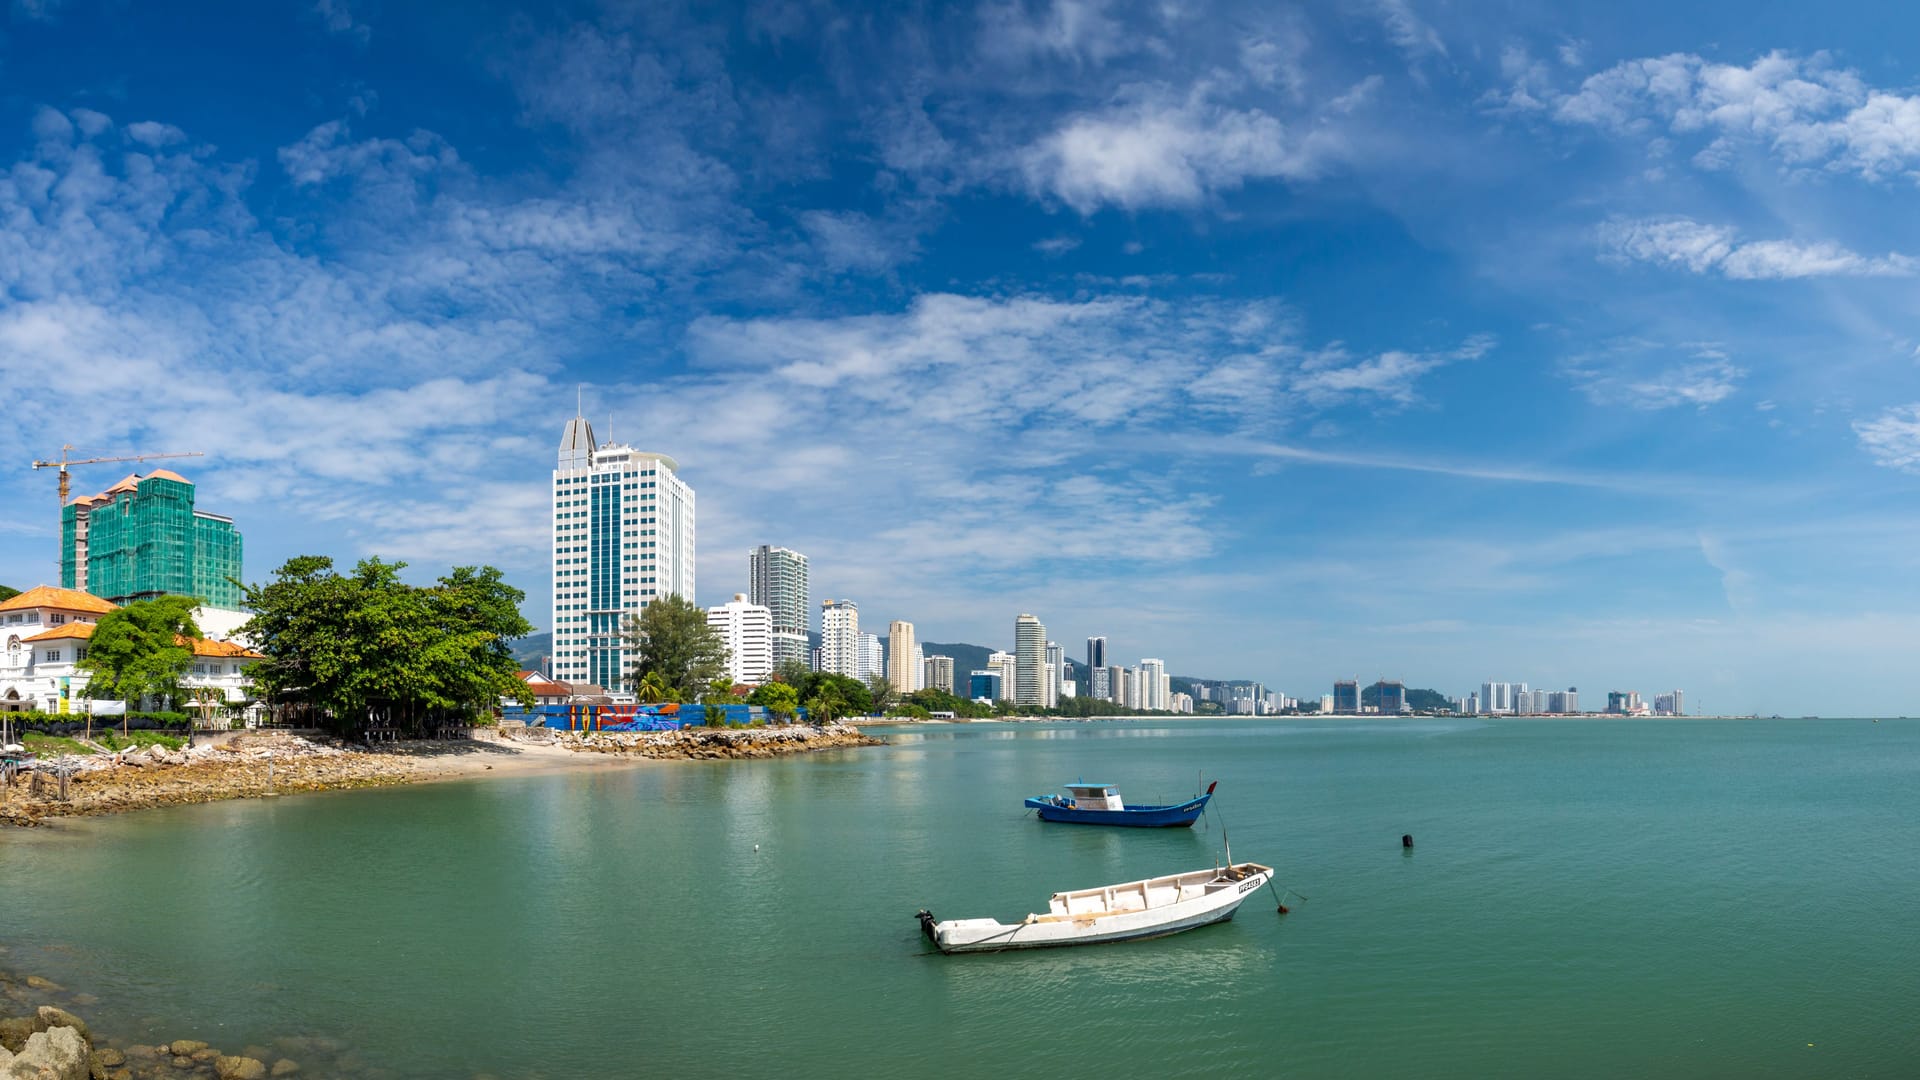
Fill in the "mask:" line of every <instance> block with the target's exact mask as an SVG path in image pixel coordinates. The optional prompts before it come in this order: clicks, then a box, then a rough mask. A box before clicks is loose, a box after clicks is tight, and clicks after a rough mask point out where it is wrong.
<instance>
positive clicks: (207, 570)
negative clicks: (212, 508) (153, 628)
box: [60, 469, 241, 609]
mask: <svg viewBox="0 0 1920 1080" xmlns="http://www.w3.org/2000/svg"><path fill="white" fill-rule="evenodd" d="M240 555H241V544H240V533H239V531H238V530H236V529H235V528H234V527H233V519H232V518H226V517H220V516H218V515H216V514H207V513H202V512H201V511H199V510H196V509H194V506H193V484H192V482H191V481H189V480H188V479H187V478H186V477H184V476H181V475H180V474H178V473H175V472H171V471H169V470H166V469H158V470H155V471H154V472H151V473H149V474H147V475H146V476H139V475H132V476H128V477H127V478H126V479H125V480H122V481H120V482H119V483H117V484H115V485H113V486H112V487H110V488H108V489H107V490H105V491H103V492H101V493H100V494H98V495H83V496H81V497H80V498H78V499H75V500H73V501H72V502H70V503H67V504H66V505H65V506H63V507H61V508H60V584H61V585H62V586H63V587H65V588H69V589H79V590H81V591H83V592H89V593H92V594H93V595H95V596H98V597H100V598H102V599H104V600H111V601H113V602H114V603H116V604H125V603H127V602H129V601H133V600H150V599H152V598H153V597H156V596H163V595H166V594H169V593H171V594H174V595H177V596H194V597H198V598H199V599H200V600H201V602H202V603H204V604H206V605H207V606H209V607H216V608H228V609H233V608H238V607H239V606H240V586H239V585H237V584H235V583H236V582H238V581H239V580H241V577H240V574H241V569H240Z"/></svg>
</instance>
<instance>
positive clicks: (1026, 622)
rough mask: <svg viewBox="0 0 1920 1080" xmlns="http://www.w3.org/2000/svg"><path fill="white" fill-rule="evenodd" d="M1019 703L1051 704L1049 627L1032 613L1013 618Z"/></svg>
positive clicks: (1015, 693) (1015, 698) (1015, 696)
mask: <svg viewBox="0 0 1920 1080" xmlns="http://www.w3.org/2000/svg"><path fill="white" fill-rule="evenodd" d="M1013 655H1014V682H1013V703H1014V704H1015V705H1045V704H1046V703H1047V628H1046V627H1045V626H1043V625H1041V623H1040V620H1039V619H1036V618H1034V617H1033V616H1032V615H1021V616H1019V617H1017V618H1015V619H1014V620H1013Z"/></svg>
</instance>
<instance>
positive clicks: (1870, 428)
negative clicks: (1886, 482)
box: [1853, 404, 1920, 474]
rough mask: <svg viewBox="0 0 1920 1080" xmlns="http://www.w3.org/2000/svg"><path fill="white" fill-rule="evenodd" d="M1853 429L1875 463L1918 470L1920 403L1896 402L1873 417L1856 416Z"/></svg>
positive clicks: (1890, 467) (1899, 468) (1909, 471)
mask: <svg viewBox="0 0 1920 1080" xmlns="http://www.w3.org/2000/svg"><path fill="white" fill-rule="evenodd" d="M1853 431H1854V434H1855V435H1856V436H1857V437H1858V438H1859V440H1860V448H1861V449H1862V450H1865V451H1866V452H1867V456H1869V457H1871V458H1872V459H1873V463H1874V464H1876V465H1880V466H1883V467H1885V468H1889V469H1898V470H1900V471H1901V472H1907V473H1917V474H1920V404H1914V405H1897V406H1894V407H1893V408H1890V409H1888V410H1886V411H1885V412H1882V413H1881V414H1880V415H1879V416H1877V417H1875V418H1874V419H1872V420H1856V421H1854V422H1853Z"/></svg>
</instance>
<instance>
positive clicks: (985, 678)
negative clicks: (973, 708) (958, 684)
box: [967, 669, 1007, 702]
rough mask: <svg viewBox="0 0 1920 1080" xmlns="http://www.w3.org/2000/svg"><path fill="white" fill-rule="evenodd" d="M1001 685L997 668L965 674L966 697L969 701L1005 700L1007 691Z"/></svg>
mask: <svg viewBox="0 0 1920 1080" xmlns="http://www.w3.org/2000/svg"><path fill="white" fill-rule="evenodd" d="M1003 686H1004V684H1003V683H1002V682H1001V679H1000V672H999V670H998V669H990V670H987V671H976V672H974V673H973V674H971V675H969V676H967V698H968V700H970V701H986V702H994V701H1005V700H1006V699H1007V693H1006V690H1005V689H1003Z"/></svg>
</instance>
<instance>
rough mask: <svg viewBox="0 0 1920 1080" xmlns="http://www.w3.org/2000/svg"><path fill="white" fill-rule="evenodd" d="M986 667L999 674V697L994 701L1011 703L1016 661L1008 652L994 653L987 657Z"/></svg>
mask: <svg viewBox="0 0 1920 1080" xmlns="http://www.w3.org/2000/svg"><path fill="white" fill-rule="evenodd" d="M987 666H988V667H989V668H992V669H993V670H995V671H997V672H999V673H1000V693H1001V695H1002V696H1001V697H999V698H996V699H994V700H996V701H1012V700H1013V692H1014V690H1013V687H1014V678H1015V674H1016V672H1015V667H1016V661H1015V659H1014V655H1013V654H1012V653H1009V652H996V653H993V654H991V655H989V656H988V657H987Z"/></svg>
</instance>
